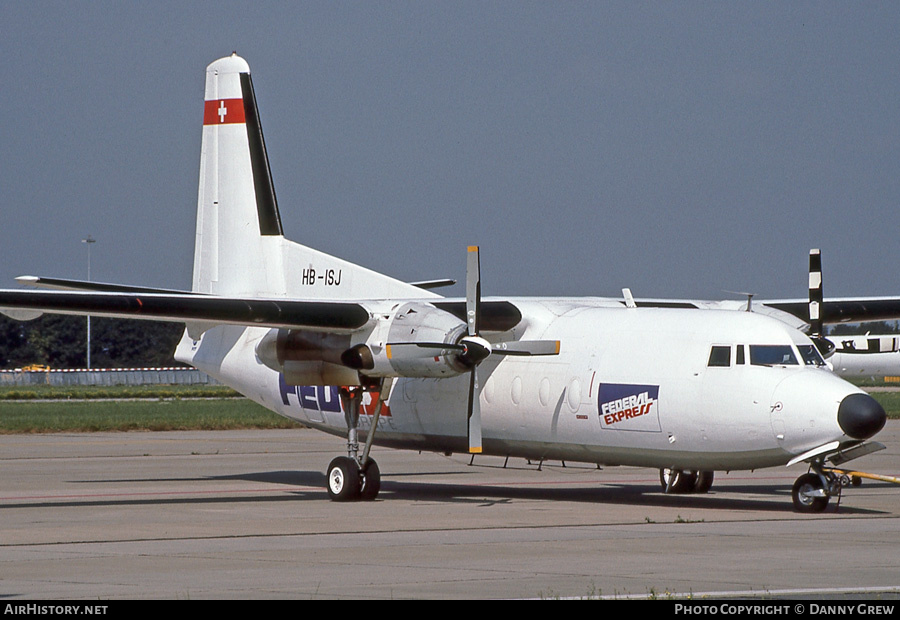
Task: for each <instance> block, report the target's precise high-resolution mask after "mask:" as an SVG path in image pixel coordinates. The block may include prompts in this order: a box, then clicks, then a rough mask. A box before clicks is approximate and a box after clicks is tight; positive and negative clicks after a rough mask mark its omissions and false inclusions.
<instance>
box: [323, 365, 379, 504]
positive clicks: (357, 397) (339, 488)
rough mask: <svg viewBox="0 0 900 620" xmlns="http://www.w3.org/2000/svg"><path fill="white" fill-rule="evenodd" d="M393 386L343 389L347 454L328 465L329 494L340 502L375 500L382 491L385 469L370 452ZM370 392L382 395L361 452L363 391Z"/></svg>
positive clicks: (340, 392)
mask: <svg viewBox="0 0 900 620" xmlns="http://www.w3.org/2000/svg"><path fill="white" fill-rule="evenodd" d="M389 387H390V386H385V385H382V384H381V383H379V384H378V385H376V386H366V387H364V386H348V387H342V388H340V390H339V394H340V397H341V405H342V406H343V409H344V417H345V418H346V420H347V456H339V457H337V458H335V459H334V460H332V461H331V463H330V464H329V465H328V471H327V472H325V477H326V487H327V489H328V496H329V497H330V498H331V499H332V500H334V501H336V502H350V501H356V500H364V501H371V500H374V499H375V498H376V497H377V496H378V492H379V491H380V490H381V472H380V471H379V469H378V463H376V462H375V461H374V460H372V459H371V458H369V451H370V450H371V449H372V440H373V439H374V437H375V429H376V428H377V426H378V417H379V416H380V415H381V407H382V405H383V403H384V401H385V400H387V396H388V393H389V392H390V390H389ZM385 390H387V391H385ZM367 391H372V392H374V391H378V393H379V397H378V403H377V404H376V406H375V413H374V414H373V416H372V427H371V428H370V429H369V432H368V433H367V435H366V444H365V446H364V448H363V451H362V454H360V453H359V441H358V439H357V437H358V429H359V412H360V408H361V406H362V397H363V394H364V393H365V392H367Z"/></svg>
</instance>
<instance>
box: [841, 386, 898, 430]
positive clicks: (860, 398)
mask: <svg viewBox="0 0 900 620" xmlns="http://www.w3.org/2000/svg"><path fill="white" fill-rule="evenodd" d="M886 421H887V414H885V412H884V409H883V408H882V407H881V405H879V404H878V401H877V400H875V399H874V398H872V397H871V396H869V395H868V394H850V395H849V396H847V397H845V398H844V400H842V401H841V406H840V407H838V424H840V426H841V430H843V431H844V432H845V433H847V435H849V436H850V437H853V439H868V438H869V437H871V436H872V435H874V434H875V433H877V432H878V431H880V430H881V429H882V428H884V423H885V422H886Z"/></svg>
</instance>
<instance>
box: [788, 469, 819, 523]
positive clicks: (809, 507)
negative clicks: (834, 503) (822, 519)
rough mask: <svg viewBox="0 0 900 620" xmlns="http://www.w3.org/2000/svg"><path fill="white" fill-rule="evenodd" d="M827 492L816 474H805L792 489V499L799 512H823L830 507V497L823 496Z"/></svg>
mask: <svg viewBox="0 0 900 620" xmlns="http://www.w3.org/2000/svg"><path fill="white" fill-rule="evenodd" d="M824 490H825V487H824V486H823V485H822V480H821V478H819V476H817V475H816V474H812V473H810V474H803V475H802V476H800V477H799V478H797V482H795V483H794V488H793V489H791V498H792V499H793V501H794V509H795V510H796V511H797V512H807V513H809V512H822V511H823V510H825V507H826V506H828V496H827V495H821V492H822V491H824Z"/></svg>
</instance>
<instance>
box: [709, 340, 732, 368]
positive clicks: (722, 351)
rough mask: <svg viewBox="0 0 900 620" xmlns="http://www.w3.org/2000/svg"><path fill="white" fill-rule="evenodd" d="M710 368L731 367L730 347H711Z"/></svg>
mask: <svg viewBox="0 0 900 620" xmlns="http://www.w3.org/2000/svg"><path fill="white" fill-rule="evenodd" d="M709 365H710V366H724V367H728V366H731V347H726V346H718V345H716V346H713V348H712V349H711V350H710V352H709Z"/></svg>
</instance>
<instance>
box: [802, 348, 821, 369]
mask: <svg viewBox="0 0 900 620" xmlns="http://www.w3.org/2000/svg"><path fill="white" fill-rule="evenodd" d="M797 349H798V350H799V351H800V357H802V358H803V363H804V364H806V365H807V366H824V365H825V360H823V359H822V356H821V354H820V353H819V350H818V349H817V348H816V347H815V346H813V345H811V344H800V345H797Z"/></svg>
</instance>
